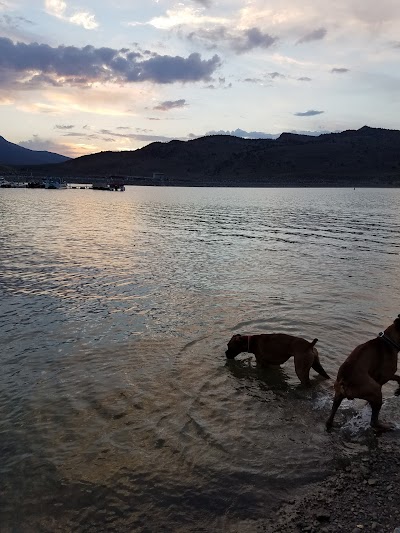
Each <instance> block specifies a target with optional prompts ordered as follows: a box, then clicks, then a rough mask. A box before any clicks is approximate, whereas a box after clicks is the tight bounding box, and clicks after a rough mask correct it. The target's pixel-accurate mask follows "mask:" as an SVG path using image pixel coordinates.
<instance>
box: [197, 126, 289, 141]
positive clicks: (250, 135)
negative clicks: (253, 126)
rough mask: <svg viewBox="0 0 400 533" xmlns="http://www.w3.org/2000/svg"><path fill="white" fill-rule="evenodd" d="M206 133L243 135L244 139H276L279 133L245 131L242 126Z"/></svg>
mask: <svg viewBox="0 0 400 533" xmlns="http://www.w3.org/2000/svg"><path fill="white" fill-rule="evenodd" d="M205 135H233V136H234V137H242V138H244V139H276V138H277V137H279V134H274V133H264V132H262V131H245V130H242V129H240V128H237V129H236V130H217V131H216V130H212V131H208V132H207V133H206V134H205ZM190 136H192V137H200V136H199V135H194V134H193V133H191V134H190Z"/></svg>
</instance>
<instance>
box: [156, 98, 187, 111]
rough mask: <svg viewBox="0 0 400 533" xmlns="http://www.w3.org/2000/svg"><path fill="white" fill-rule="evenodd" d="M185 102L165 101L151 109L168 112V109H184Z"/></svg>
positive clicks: (182, 100)
mask: <svg viewBox="0 0 400 533" xmlns="http://www.w3.org/2000/svg"><path fill="white" fill-rule="evenodd" d="M186 106H187V104H186V100H184V99H181V100H174V101H171V100H166V101H165V102H160V103H159V104H158V105H157V106H155V107H153V109H157V110H158V111H169V110H170V109H177V108H181V107H186Z"/></svg>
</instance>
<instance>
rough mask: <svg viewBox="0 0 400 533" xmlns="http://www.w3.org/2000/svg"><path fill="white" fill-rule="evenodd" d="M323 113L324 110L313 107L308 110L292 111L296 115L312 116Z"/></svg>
mask: <svg viewBox="0 0 400 533" xmlns="http://www.w3.org/2000/svg"><path fill="white" fill-rule="evenodd" d="M322 113H324V111H315V110H314V109H310V110H309V111H304V112H301V111H299V112H298V113H294V115H296V117H314V116H315V115H321V114H322Z"/></svg>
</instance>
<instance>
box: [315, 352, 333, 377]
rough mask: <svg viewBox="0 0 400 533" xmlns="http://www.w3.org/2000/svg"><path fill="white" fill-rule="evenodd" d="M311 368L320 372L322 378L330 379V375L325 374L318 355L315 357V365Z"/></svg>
mask: <svg viewBox="0 0 400 533" xmlns="http://www.w3.org/2000/svg"><path fill="white" fill-rule="evenodd" d="M311 367H312V368H313V369H314V370H315V371H316V372H318V374H319V375H320V376H323V377H324V378H326V379H330V378H329V376H328V374H327V373H326V372H325V370H324V369H323V367H322V365H321V363H320V360H319V357H318V355H317V356H315V357H314V361H313V364H312V365H311Z"/></svg>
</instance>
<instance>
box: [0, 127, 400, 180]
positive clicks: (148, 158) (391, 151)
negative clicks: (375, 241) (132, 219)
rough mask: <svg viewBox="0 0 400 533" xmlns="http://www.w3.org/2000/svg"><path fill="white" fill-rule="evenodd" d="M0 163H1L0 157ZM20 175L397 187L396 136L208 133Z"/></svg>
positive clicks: (372, 132) (399, 137)
mask: <svg viewBox="0 0 400 533" xmlns="http://www.w3.org/2000/svg"><path fill="white" fill-rule="evenodd" d="M0 163H1V158H0ZM27 170H30V171H32V172H34V173H35V174H42V175H43V174H51V175H58V176H62V177H66V178H68V180H71V181H83V182H91V181H95V180H96V178H111V177H114V179H120V180H122V179H124V181H125V183H131V184H146V185H149V184H152V185H158V184H166V185H187V186H205V185H207V186H253V187H254V186H261V187H262V186H375V187H376V186H377V187H379V186H395V187H397V186H400V131H397V130H386V129H382V128H370V127H368V126H364V127H362V128H360V129H359V130H346V131H344V132H341V133H329V134H322V135H320V136H307V135H297V134H293V133H282V134H281V135H280V136H279V137H278V138H277V139H243V138H240V137H234V136H228V135H211V136H206V137H200V138H197V139H193V140H190V141H178V140H175V141H170V142H167V143H160V142H154V143H151V144H149V145H147V146H145V147H143V148H140V149H138V150H134V151H123V152H111V151H110V152H100V153H97V154H92V155H87V156H83V157H78V158H76V159H70V160H68V161H65V162H63V163H58V164H56V165H54V164H53V165H51V166H49V165H46V166H42V165H40V166H36V167H31V168H29V169H27Z"/></svg>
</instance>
